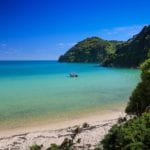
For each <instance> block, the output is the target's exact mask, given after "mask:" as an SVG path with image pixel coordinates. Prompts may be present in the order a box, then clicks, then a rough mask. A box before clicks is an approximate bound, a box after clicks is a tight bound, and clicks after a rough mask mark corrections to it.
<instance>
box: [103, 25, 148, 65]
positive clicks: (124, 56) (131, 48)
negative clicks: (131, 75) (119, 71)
mask: <svg viewBox="0 0 150 150" xmlns="http://www.w3.org/2000/svg"><path fill="white" fill-rule="evenodd" d="M149 53H150V25H149V26H145V27H144V28H143V29H142V31H141V32H140V33H139V34H137V35H135V36H134V37H133V38H131V39H129V40H128V41H127V42H124V43H122V44H121V45H119V46H118V47H117V50H116V52H115V54H114V55H109V56H108V57H107V58H106V59H105V60H104V61H103V66H115V67H138V66H139V65H140V64H141V63H142V62H144V60H145V59H147V58H148V54H149Z"/></svg>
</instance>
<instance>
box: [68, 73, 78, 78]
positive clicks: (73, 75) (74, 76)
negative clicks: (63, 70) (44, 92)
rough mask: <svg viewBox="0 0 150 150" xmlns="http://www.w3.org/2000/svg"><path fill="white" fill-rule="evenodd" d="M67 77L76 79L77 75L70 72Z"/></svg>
mask: <svg viewBox="0 0 150 150" xmlns="http://www.w3.org/2000/svg"><path fill="white" fill-rule="evenodd" d="M69 76H70V77H72V78H77V77H78V74H77V73H74V72H72V73H70V74H69Z"/></svg>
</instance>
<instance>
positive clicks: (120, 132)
mask: <svg viewBox="0 0 150 150" xmlns="http://www.w3.org/2000/svg"><path fill="white" fill-rule="evenodd" d="M102 144H103V149H104V150H149V149H150V112H149V113H144V114H143V115H142V116H141V117H139V118H134V119H131V120H129V121H127V122H126V123H122V124H116V125H114V126H113V127H112V128H111V129H110V131H109V133H108V134H107V135H106V136H105V138H104V140H103V141H102Z"/></svg>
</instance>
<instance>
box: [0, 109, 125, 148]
mask: <svg viewBox="0 0 150 150" xmlns="http://www.w3.org/2000/svg"><path fill="white" fill-rule="evenodd" d="M123 116H125V113H124V112H123V111H110V112H109V113H105V114H93V116H89V117H84V118H80V119H76V120H69V121H64V122H61V123H60V122H58V123H55V124H50V125H45V126H40V125H39V126H37V127H30V128H26V129H25V128H19V129H12V130H8V131H3V132H1V133H0V137H1V138H0V150H6V149H8V150H28V149H29V147H30V146H31V145H33V144H38V145H43V148H42V149H43V150H45V149H46V148H48V147H49V146H50V144H52V143H56V144H61V143H62V142H63V140H64V139H65V138H66V137H67V138H70V137H71V135H72V131H73V130H74V129H75V128H76V127H77V126H82V124H83V123H84V122H87V123H88V124H89V125H90V127H88V128H85V129H82V131H81V132H80V133H79V134H78V135H77V136H76V138H75V140H74V142H76V140H77V139H79V138H80V139H81V142H80V143H79V144H75V147H76V149H77V150H78V149H83V147H85V149H87V147H90V149H93V147H94V146H95V145H96V144H98V143H99V141H101V140H102V139H103V137H104V135H105V134H106V133H107V132H108V130H109V129H110V127H111V126H112V125H113V124H115V123H116V122H117V119H118V118H119V117H123Z"/></svg>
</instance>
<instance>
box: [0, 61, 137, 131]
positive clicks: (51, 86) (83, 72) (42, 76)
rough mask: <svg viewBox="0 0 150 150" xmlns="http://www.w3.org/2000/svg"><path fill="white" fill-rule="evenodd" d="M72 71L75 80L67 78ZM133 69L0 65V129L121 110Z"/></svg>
mask: <svg viewBox="0 0 150 150" xmlns="http://www.w3.org/2000/svg"><path fill="white" fill-rule="evenodd" d="M70 72H77V73H78V75H79V77H78V78H70V77H69V73H70ZM139 81H140V71H139V70H138V69H121V68H120V69H116V68H104V67H100V66H99V65H98V64H81V63H79V64H71V63H58V62H56V61H1V62H0V128H1V129H3V128H17V127H22V126H25V125H27V124H28V123H29V124H32V123H34V122H36V123H38V121H42V122H44V120H49V121H55V120H60V119H62V118H64V119H70V118H74V117H78V116H80V115H81V114H85V115H86V114H92V113H93V112H94V111H95V110H96V111H101V110H109V109H115V108H116V109H117V108H118V107H120V106H122V105H126V103H127V101H128V98H129V96H130V95H131V93H132V90H133V89H134V88H135V86H136V85H137V83H138V82H139Z"/></svg>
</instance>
